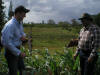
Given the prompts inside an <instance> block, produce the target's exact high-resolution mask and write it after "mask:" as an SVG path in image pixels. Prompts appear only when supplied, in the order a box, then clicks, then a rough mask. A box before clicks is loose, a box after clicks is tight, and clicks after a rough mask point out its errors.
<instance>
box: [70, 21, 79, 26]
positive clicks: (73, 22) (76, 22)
mask: <svg viewBox="0 0 100 75" xmlns="http://www.w3.org/2000/svg"><path fill="white" fill-rule="evenodd" d="M71 22H72V25H73V26H76V25H80V24H79V23H78V21H76V19H72V20H71Z"/></svg>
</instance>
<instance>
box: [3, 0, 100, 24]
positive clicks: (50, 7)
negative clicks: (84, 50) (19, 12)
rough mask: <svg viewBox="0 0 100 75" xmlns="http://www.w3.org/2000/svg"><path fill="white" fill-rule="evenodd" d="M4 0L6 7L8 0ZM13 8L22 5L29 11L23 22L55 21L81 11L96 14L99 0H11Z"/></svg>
mask: <svg viewBox="0 0 100 75" xmlns="http://www.w3.org/2000/svg"><path fill="white" fill-rule="evenodd" d="M9 1H10V0H4V2H5V5H6V6H7V8H6V10H7V9H8V5H7V4H8V2H9ZM12 1H13V6H14V8H15V7H16V6H18V5H24V6H25V7H27V8H29V9H30V10H31V11H30V12H29V13H28V14H27V17H26V18H25V20H24V21H25V22H41V21H42V20H45V21H47V20H48V19H54V20H55V21H56V22H58V21H61V20H65V21H67V20H68V21H69V20H71V19H73V18H76V19H77V18H78V17H79V16H80V15H81V14H82V13H84V12H88V13H91V14H97V13H99V12H100V11H99V10H100V8H99V4H100V0H12Z"/></svg>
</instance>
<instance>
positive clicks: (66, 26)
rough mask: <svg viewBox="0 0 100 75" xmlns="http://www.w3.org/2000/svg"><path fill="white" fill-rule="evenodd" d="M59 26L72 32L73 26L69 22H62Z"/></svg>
mask: <svg viewBox="0 0 100 75" xmlns="http://www.w3.org/2000/svg"><path fill="white" fill-rule="evenodd" d="M58 25H59V26H61V27H62V29H66V30H70V26H71V24H70V23H69V22H68V21H60V22H58Z"/></svg>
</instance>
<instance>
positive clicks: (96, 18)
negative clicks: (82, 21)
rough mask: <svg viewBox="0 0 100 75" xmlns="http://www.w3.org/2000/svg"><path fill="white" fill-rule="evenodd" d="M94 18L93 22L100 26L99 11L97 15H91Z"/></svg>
mask: <svg viewBox="0 0 100 75" xmlns="http://www.w3.org/2000/svg"><path fill="white" fill-rule="evenodd" d="M92 16H93V18H94V22H95V23H96V24H97V25H98V26H100V13H98V14H97V15H92Z"/></svg>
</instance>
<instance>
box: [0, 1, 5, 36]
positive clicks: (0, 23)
mask: <svg viewBox="0 0 100 75" xmlns="http://www.w3.org/2000/svg"><path fill="white" fill-rule="evenodd" d="M3 4H4V3H3V1H2V0H0V36H1V30H2V28H3V26H4V22H5V20H4V18H5V13H4V11H3V9H4V6H3Z"/></svg>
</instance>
